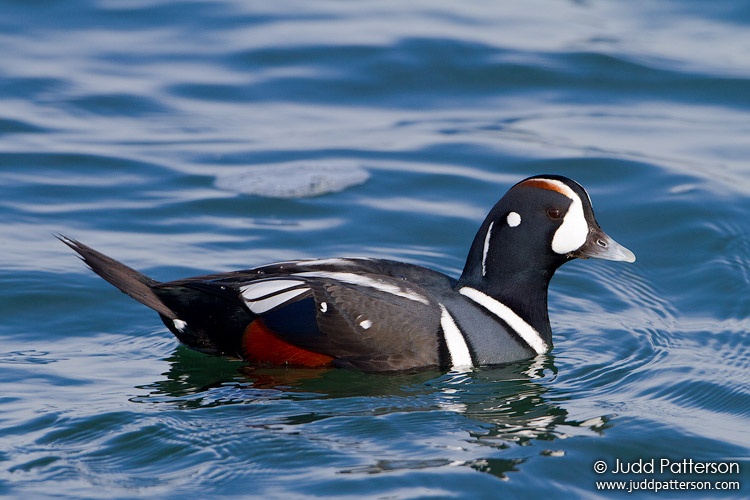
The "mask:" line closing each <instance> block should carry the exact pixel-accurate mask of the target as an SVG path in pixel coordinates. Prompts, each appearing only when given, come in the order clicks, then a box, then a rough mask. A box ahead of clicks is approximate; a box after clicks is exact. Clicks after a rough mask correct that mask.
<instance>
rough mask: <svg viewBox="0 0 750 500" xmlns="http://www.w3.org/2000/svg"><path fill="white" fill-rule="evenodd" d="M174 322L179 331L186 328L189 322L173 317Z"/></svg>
mask: <svg viewBox="0 0 750 500" xmlns="http://www.w3.org/2000/svg"><path fill="white" fill-rule="evenodd" d="M172 324H173V325H174V327H175V328H176V329H177V331H178V332H182V331H184V330H185V327H186V326H187V323H186V322H184V321H182V320H181V319H173V320H172Z"/></svg>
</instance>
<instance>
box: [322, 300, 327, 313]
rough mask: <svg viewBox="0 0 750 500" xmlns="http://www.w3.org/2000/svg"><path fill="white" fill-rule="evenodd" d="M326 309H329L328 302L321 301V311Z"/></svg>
mask: <svg viewBox="0 0 750 500" xmlns="http://www.w3.org/2000/svg"><path fill="white" fill-rule="evenodd" d="M326 311H328V304H327V303H326V302H321V303H320V312H322V313H324V312H326Z"/></svg>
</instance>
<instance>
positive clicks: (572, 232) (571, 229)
mask: <svg viewBox="0 0 750 500" xmlns="http://www.w3.org/2000/svg"><path fill="white" fill-rule="evenodd" d="M527 183H528V185H530V186H534V187H537V188H540V189H547V190H549V191H555V192H557V193H560V194H562V195H564V196H566V197H568V198H569V199H570V206H569V207H568V211H567V213H566V214H565V216H564V217H563V222H562V224H561V225H560V227H559V228H557V231H555V235H554V236H553V237H552V251H553V252H555V253H558V254H560V255H565V254H568V253H570V252H573V251H575V250H578V249H579V248H581V247H582V246H583V244H584V243H586V238H588V235H589V223H588V222H587V221H586V216H585V215H584V214H583V203H582V202H581V197H580V196H578V195H577V194H576V192H575V191H573V190H572V189H571V188H570V187H569V186H568V185H567V184H565V183H564V182H560V181H558V180H554V179H529V180H528V181H526V182H524V184H527ZM587 196H588V193H587ZM589 203H590V199H589Z"/></svg>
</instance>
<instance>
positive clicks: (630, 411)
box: [0, 0, 750, 498]
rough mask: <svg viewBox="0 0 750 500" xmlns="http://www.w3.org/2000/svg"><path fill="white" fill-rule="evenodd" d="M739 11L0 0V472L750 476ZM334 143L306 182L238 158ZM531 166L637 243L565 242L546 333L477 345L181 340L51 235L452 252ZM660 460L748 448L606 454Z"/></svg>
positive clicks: (64, 480) (274, 484)
mask: <svg viewBox="0 0 750 500" xmlns="http://www.w3.org/2000/svg"><path fill="white" fill-rule="evenodd" d="M749 25H750V9H749V8H748V6H747V3H745V2H730V1H719V2H681V1H661V2H649V1H645V0H642V1H640V0H639V1H635V2H616V1H590V2H573V1H571V2H565V1H559V0H558V1H553V0H538V1H533V2H502V3H498V2H474V3H470V4H466V5H464V4H459V3H456V2H435V1H430V2H408V3H404V2H382V1H379V2H356V4H354V3H349V2H313V3H310V2H281V3H280V2H273V3H271V2H262V3H261V2H239V1H237V2H231V1H223V2H219V1H217V2H198V1H182V2H166V1H158V0H151V1H147V0H143V1H140V2H137V1H134V2H115V1H104V0H100V1H92V0H74V1H68V2H52V1H35V2H28V1H7V2H4V3H3V4H2V6H0V76H1V77H0V103H1V105H0V220H2V223H1V224H0V248H1V250H2V251H0V276H1V279H2V283H3V287H2V291H0V294H1V295H0V316H2V318H3V320H2V322H0V343H1V347H0V374H1V375H2V379H3V382H2V392H1V393H0V495H4V496H7V497H15V498H49V497H55V498H102V497H107V498H176V497H183V498H185V497H187V498H204V497H205V496H212V497H237V498H242V497H251V496H253V497H263V498H278V497H284V498H289V497H291V498H354V497H356V498H361V497H363V496H364V497H369V498H540V497H542V496H543V495H546V494H558V495H559V494H565V495H567V496H573V497H584V498H591V497H594V498H595V497H602V498H610V497H613V496H616V497H625V496H629V495H628V494H627V493H624V492H619V493H615V492H604V491H598V490H597V489H596V484H595V481H597V480H601V479H605V480H606V479H625V480H630V479H633V480H635V481H636V482H638V481H642V480H649V479H654V478H655V479H657V480H665V481H666V480H669V479H678V480H681V481H696V480H697V481H703V480H708V481H710V482H711V484H712V485H713V484H714V482H716V481H738V482H739V483H740V486H741V488H742V490H741V491H737V490H734V491H705V490H703V491H666V492H665V491H661V492H659V493H655V492H653V491H651V492H648V491H646V492H639V493H637V495H638V497H642V498H645V497H654V498H656V497H658V498H664V497H667V498H705V497H724V498H738V497H743V496H747V493H748V491H749V490H748V488H749V486H748V485H750V432H749V431H748V428H750V426H749V425H748V424H749V423H750V390H749V389H748V382H749V381H750V320H748V318H749V317H750V299H749V298H748V297H750V294H749V293H748V291H749V285H750V238H749V237H748V234H750V222H749V218H748V215H749V213H750V212H749V211H748V209H749V208H750V207H749V203H748V196H749V195H750V175H749V174H750V168H749V167H748V163H747V162H748V158H750V142H748V137H750V115H748V111H749V108H750V99H749V97H750V38H748V37H747V31H748V27H749ZM311 164H314V165H331V166H332V167H331V169H330V170H327V172H328V173H331V175H330V176H329V177H327V178H325V179H323V180H322V181H321V180H316V181H310V182H309V185H310V186H313V187H315V186H317V187H321V186H323V189H322V190H321V192H320V193H318V195H317V196H305V194H306V193H305V192H304V183H303V187H302V188H299V187H295V189H294V190H292V189H287V188H288V186H287V185H282V188H281V190H280V191H279V189H278V184H276V186H277V188H274V187H273V186H274V184H273V183H269V186H271V187H270V188H269V189H270V191H268V192H266V193H265V194H269V195H274V193H275V194H276V196H275V197H274V196H268V197H266V196H259V195H258V194H257V193H255V191H253V189H254V187H253V186H252V185H250V184H244V185H243V184H242V183H241V182H240V183H238V184H237V185H232V184H233V183H232V182H231V179H240V180H243V181H242V182H245V181H247V179H252V175H254V172H255V173H257V171H258V170H257V169H259V168H264V169H269V168H271V169H273V168H274V166H279V165H282V166H284V168H287V167H289V166H290V165H291V166H299V165H311ZM342 166H343V168H344V169H345V170H346V169H347V168H348V167H347V166H349V167H351V173H352V174H353V175H354V177H355V179H354V180H352V176H348V177H347V176H346V175H343V176H342V178H341V179H339V180H340V181H341V182H340V183H338V184H337V178H338V177H337V174H336V169H340V168H342ZM254 169H256V170H254ZM282 172H288V171H287V170H282ZM535 173H559V174H563V175H568V176H570V177H573V178H574V179H576V180H578V181H580V182H581V183H582V184H583V185H585V186H586V187H587V188H588V190H589V192H590V194H591V196H592V198H593V201H594V206H595V209H596V211H597V217H598V219H599V222H600V223H601V224H602V226H603V227H604V229H605V230H606V231H607V232H609V233H610V234H611V235H612V236H613V237H614V238H615V239H617V240H618V241H619V242H621V243H623V244H624V245H626V246H627V247H629V248H631V249H632V250H633V251H634V252H635V253H636V255H637V256H638V261H637V262H636V263H635V264H633V265H624V264H616V263H607V262H593V261H587V262H575V263H572V264H569V265H567V266H565V267H564V268H563V269H562V270H561V271H560V272H559V273H558V275H556V277H555V279H554V280H553V283H552V289H551V296H550V314H551V318H552V323H553V329H554V331H555V349H554V350H553V351H552V353H551V354H550V355H548V356H544V357H541V358H539V359H536V360H532V361H528V362H523V363H518V364H516V365H512V366H508V367H500V368H484V369H477V370H475V371H472V372H470V373H439V372H427V373H420V374H402V375H387V376H386V375H365V374H361V373H355V372H348V371H343V370H332V371H310V370H292V369H288V370H287V369H275V370H272V369H266V370H248V369H247V368H246V367H243V365H242V363H239V362H236V361H230V360H225V359H220V358H212V357H207V356H204V355H201V354H198V353H195V352H191V351H189V350H187V349H185V348H184V347H181V346H179V345H178V344H177V342H176V341H175V340H174V339H173V338H172V337H171V335H170V334H169V333H168V332H167V331H166V330H165V328H164V327H163V326H162V325H161V323H160V322H159V320H158V318H157V317H156V316H155V315H154V314H153V313H152V312H150V311H148V310H146V309H145V308H144V307H142V306H140V305H139V304H137V303H135V302H134V301H132V300H130V299H127V298H126V297H125V296H123V295H121V294H120V293H118V292H117V291H116V290H114V289H113V288H112V287H110V286H109V285H107V284H106V283H104V282H103V281H102V280H100V279H99V278H97V277H96V276H94V275H93V274H92V273H91V272H89V271H88V270H86V269H85V267H84V266H83V265H82V264H81V263H80V262H79V261H78V259H76V258H75V257H74V256H73V255H72V254H71V252H70V251H69V249H67V248H65V247H64V246H63V245H61V244H60V243H59V242H57V241H56V240H55V239H54V238H53V234H55V233H62V234H65V235H68V236H71V237H75V238H77V239H80V240H81V241H84V242H86V243H88V244H90V245H92V246H94V247H95V248H98V249H100V250H102V251H104V252H106V253H109V254H110V255H112V256H114V257H116V258H118V259H121V260H123V261H125V262H127V263H129V264H131V265H133V266H134V267H136V268H138V269H141V270H143V271H144V272H146V273H148V274H150V275H152V276H153V277H155V278H157V279H174V278H179V277H184V276H190V275H196V274H200V273H206V272H217V271H228V270H232V269H237V268H245V267H248V266H252V265H259V264H263V263H267V262H271V261H277V260H282V259H288V258H301V257H327V256H341V255H357V256H359V255H367V256H377V257H386V258H396V259H402V260H407V261H410V262H415V263H418V264H424V265H428V266H430V267H433V268H435V269H438V270H441V271H444V272H448V273H450V274H453V275H456V274H458V273H459V272H460V269H461V267H462V265H463V260H464V258H465V254H466V252H467V250H468V246H469V243H470V242H471V239H472V238H473V236H474V232H475V231H476V228H477V227H478V225H479V223H480V222H481V220H482V218H483V217H484V215H485V214H486V212H487V211H488V209H489V208H490V207H491V206H492V204H494V202H495V201H496V200H497V199H498V198H499V197H500V196H501V195H502V194H503V193H504V192H505V190H506V189H507V188H508V187H509V186H510V185H511V184H512V183H514V182H516V181H517V180H519V179H521V178H523V177H525V176H527V175H531V174H535ZM286 176H287V177H288V174H287V175H286ZM282 177H283V176H282ZM226 179H230V182H229V185H227V183H226ZM347 179H348V180H347ZM283 180H284V179H283V178H282V179H281V181H283ZM355 181H356V182H355ZM274 189H276V191H274ZM299 189H302V191H300V190H299ZM237 191H239V192H240V193H251V194H238V193H237ZM285 193H286V194H287V195H288V194H289V193H291V196H292V197H291V198H288V197H286V198H285V197H284V194H285ZM321 193H322V194H321ZM261 194H263V193H261ZM307 194H315V193H312V192H311V193H307ZM662 458H667V459H670V460H673V461H681V460H683V459H692V460H694V461H700V462H721V463H737V464H739V466H740V472H739V473H727V474H695V473H694V474H687V473H685V472H684V471H683V472H681V473H680V472H679V471H678V473H675V474H658V473H654V474H649V473H645V472H641V473H635V474H631V475H627V476H623V475H619V476H618V475H617V474H613V473H612V468H614V467H616V463H617V461H618V460H619V461H620V462H623V463H637V462H638V461H639V460H640V461H641V463H643V462H645V463H648V461H649V460H652V459H653V460H656V463H657V466H658V464H659V461H660V459H662ZM600 460H602V461H604V462H605V464H606V465H607V466H608V468H609V469H610V470H609V472H607V473H605V474H601V475H597V474H596V473H595V472H594V464H595V463H596V462H597V461H600ZM657 472H658V471H657Z"/></svg>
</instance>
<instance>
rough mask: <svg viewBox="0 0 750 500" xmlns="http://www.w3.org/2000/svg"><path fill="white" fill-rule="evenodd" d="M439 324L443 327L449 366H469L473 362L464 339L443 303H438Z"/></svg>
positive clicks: (460, 367) (461, 367) (457, 367)
mask: <svg viewBox="0 0 750 500" xmlns="http://www.w3.org/2000/svg"><path fill="white" fill-rule="evenodd" d="M440 326H441V327H442V328H443V337H444V338H445V344H446V345H447V346H448V352H449V353H450V356H451V368H452V369H454V370H456V369H464V368H471V367H472V366H473V363H472V361H471V353H470V352H469V346H468V345H466V339H465V338H464V335H463V333H461V330H460V329H459V328H458V325H456V322H455V321H454V320H453V316H451V314H450V313H449V312H448V310H447V309H446V308H445V306H444V305H443V304H440Z"/></svg>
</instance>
